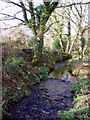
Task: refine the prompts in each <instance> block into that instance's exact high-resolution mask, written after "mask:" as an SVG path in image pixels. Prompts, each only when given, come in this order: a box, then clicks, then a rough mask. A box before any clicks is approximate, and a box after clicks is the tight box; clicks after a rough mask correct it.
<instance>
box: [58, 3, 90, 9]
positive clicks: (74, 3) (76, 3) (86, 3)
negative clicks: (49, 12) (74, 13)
mask: <svg viewBox="0 0 90 120" xmlns="http://www.w3.org/2000/svg"><path fill="white" fill-rule="evenodd" d="M80 4H82V5H85V4H90V2H86V3H81V2H79V3H72V4H68V5H61V6H58V7H56V8H63V7H70V6H73V5H80Z"/></svg>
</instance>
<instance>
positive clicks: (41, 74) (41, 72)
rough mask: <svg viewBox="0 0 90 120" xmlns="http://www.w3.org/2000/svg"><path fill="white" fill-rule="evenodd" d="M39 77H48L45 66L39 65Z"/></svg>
mask: <svg viewBox="0 0 90 120" xmlns="http://www.w3.org/2000/svg"><path fill="white" fill-rule="evenodd" d="M39 77H40V79H47V78H48V72H47V69H46V67H45V66H40V67H39Z"/></svg>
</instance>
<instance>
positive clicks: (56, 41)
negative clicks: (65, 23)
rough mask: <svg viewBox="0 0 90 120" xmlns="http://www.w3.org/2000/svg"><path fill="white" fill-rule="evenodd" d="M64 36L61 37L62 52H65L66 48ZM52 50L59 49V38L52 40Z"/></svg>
mask: <svg viewBox="0 0 90 120" xmlns="http://www.w3.org/2000/svg"><path fill="white" fill-rule="evenodd" d="M66 42H67V41H66V36H65V35H63V36H62V43H63V48H64V50H65V48H66ZM53 48H54V49H59V50H60V49H61V45H60V38H59V37H57V38H55V39H54V41H53Z"/></svg>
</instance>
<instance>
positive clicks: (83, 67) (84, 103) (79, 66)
mask: <svg viewBox="0 0 90 120" xmlns="http://www.w3.org/2000/svg"><path fill="white" fill-rule="evenodd" d="M67 66H68V69H69V71H70V72H71V73H72V75H73V76H75V84H74V85H73V87H72V89H71V92H72V93H73V94H74V107H73V109H70V110H69V111H63V112H62V111H58V115H59V116H60V117H61V119H65V120H67V119H68V120H69V119H70V120H88V119H89V117H90V116H89V98H90V97H89V93H90V92H89V88H90V87H89V84H90V81H89V79H90V74H89V62H88V60H85V61H78V60H71V61H69V62H68V64H67Z"/></svg>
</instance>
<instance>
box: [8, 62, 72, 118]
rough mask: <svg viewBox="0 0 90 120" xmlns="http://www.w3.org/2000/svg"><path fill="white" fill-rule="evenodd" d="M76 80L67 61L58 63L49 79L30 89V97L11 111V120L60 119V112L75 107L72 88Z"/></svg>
mask: <svg viewBox="0 0 90 120" xmlns="http://www.w3.org/2000/svg"><path fill="white" fill-rule="evenodd" d="M73 83H74V79H73V78H72V76H71V75H70V73H69V72H68V71H67V68H66V61H64V62H60V63H56V66H55V69H54V70H53V71H52V72H51V73H50V75H49V79H47V80H43V81H41V83H40V84H38V85H35V86H33V87H32V88H31V89H30V96H29V97H27V98H25V99H23V100H22V101H21V102H20V103H18V104H16V105H15V106H13V107H12V109H11V110H10V114H11V116H10V117H9V118H8V119H9V120H10V119H12V120H13V119H14V120H15V119H16V120H18V119H20V120H22V119H24V120H33V119H35V120H39V119H41V120H43V119H45V120H48V119H49V118H51V119H52V120H53V119H59V120H60V116H58V115H57V112H58V110H62V111H63V110H69V109H70V108H72V107H73V95H72V94H71V91H70V90H71V87H72V85H73Z"/></svg>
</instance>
